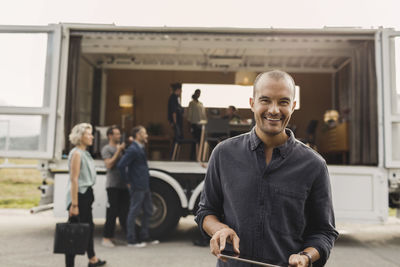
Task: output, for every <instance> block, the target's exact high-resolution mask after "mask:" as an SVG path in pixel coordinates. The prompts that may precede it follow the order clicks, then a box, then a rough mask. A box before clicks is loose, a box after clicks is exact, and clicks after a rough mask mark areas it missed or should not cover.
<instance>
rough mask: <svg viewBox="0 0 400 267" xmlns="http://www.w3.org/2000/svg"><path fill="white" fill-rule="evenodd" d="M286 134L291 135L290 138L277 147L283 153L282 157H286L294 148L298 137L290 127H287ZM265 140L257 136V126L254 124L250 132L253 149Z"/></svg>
mask: <svg viewBox="0 0 400 267" xmlns="http://www.w3.org/2000/svg"><path fill="white" fill-rule="evenodd" d="M285 132H286V134H287V135H288V136H289V138H288V140H287V141H286V142H285V143H284V144H282V145H280V146H277V147H276V148H275V149H276V150H278V151H279V153H280V154H281V155H282V157H284V158H285V157H286V156H287V155H288V154H289V153H290V151H292V149H293V145H294V144H295V142H296V139H295V137H294V134H293V132H292V131H291V130H290V129H287V128H286V129H285ZM262 143H263V142H262V141H261V139H260V138H259V137H258V136H257V134H256V127H255V126H254V127H253V129H252V130H251V132H250V145H251V150H256V149H257V147H259V146H260V144H262Z"/></svg>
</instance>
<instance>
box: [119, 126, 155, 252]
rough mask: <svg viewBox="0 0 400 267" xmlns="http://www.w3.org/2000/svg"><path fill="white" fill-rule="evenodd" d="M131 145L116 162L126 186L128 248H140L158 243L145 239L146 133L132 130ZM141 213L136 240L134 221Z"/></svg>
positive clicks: (148, 206)
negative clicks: (128, 196) (128, 197)
mask: <svg viewBox="0 0 400 267" xmlns="http://www.w3.org/2000/svg"><path fill="white" fill-rule="evenodd" d="M132 136H133V138H134V142H132V144H131V145H130V146H129V147H128V148H127V149H126V150H125V154H124V155H123V156H122V158H121V160H120V161H119V162H118V165H117V167H118V169H119V171H120V173H121V177H122V178H123V179H125V181H126V182H127V184H128V188H129V194H130V205H129V212H128V218H127V239H128V246H132V247H136V248H142V247H145V246H146V244H147V243H151V244H157V243H159V242H158V240H151V239H150V235H149V219H150V217H151V215H152V214H153V204H152V201H151V191H150V181H149V179H150V176H149V167H148V165H147V157H146V153H145V150H144V145H145V144H146V143H147V138H148V135H147V131H146V128H144V127H143V126H136V127H134V128H133V129H132ZM140 210H143V216H142V222H141V228H140V233H139V237H137V236H136V232H135V225H136V218H137V216H138V215H139V212H140Z"/></svg>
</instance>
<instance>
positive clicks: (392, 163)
mask: <svg viewBox="0 0 400 267" xmlns="http://www.w3.org/2000/svg"><path fill="white" fill-rule="evenodd" d="M382 83H383V103H384V105H383V114H384V116H383V118H384V121H383V123H384V127H383V129H384V149H385V152H384V165H385V167H386V168H387V169H388V170H389V204H390V206H391V207H396V208H399V207H400V31H391V30H384V31H382Z"/></svg>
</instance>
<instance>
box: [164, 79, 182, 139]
mask: <svg viewBox="0 0 400 267" xmlns="http://www.w3.org/2000/svg"><path fill="white" fill-rule="evenodd" d="M171 88H172V94H171V95H170V97H169V99H168V121H169V123H170V125H171V127H172V129H173V130H174V142H176V141H177V140H181V139H183V108H182V106H181V101H180V95H181V93H182V85H181V84H180V83H173V84H171Z"/></svg>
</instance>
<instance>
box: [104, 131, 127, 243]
mask: <svg viewBox="0 0 400 267" xmlns="http://www.w3.org/2000/svg"><path fill="white" fill-rule="evenodd" d="M107 138H108V144H107V145H105V146H104V147H103V149H102V150H101V156H102V158H103V160H104V163H105V165H106V167H107V180H106V190H107V198H108V201H107V202H108V203H107V211H106V222H105V224H104V232H103V240H102V242H101V244H102V245H103V246H105V247H114V246H115V245H114V243H113V240H112V239H113V238H114V231H115V221H116V219H117V217H118V218H119V223H120V225H121V227H122V229H123V230H124V231H125V232H126V218H127V214H128V210H129V191H128V187H127V185H126V183H125V181H124V180H122V179H121V176H120V173H119V170H118V168H117V163H118V160H119V159H120V158H121V156H122V152H123V151H124V149H125V143H122V144H120V141H121V131H120V130H119V128H118V127H117V126H115V125H114V126H111V127H110V128H108V129H107Z"/></svg>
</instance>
